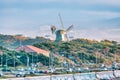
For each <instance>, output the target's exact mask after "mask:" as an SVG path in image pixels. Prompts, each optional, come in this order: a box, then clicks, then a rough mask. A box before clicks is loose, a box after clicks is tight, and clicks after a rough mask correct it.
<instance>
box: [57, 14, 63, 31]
mask: <svg viewBox="0 0 120 80" xmlns="http://www.w3.org/2000/svg"><path fill="white" fill-rule="evenodd" d="M58 16H59V19H60V23H61V26H62V28H63V29H64V25H63V22H62V18H61V15H60V13H59V14H58Z"/></svg>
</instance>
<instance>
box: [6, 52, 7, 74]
mask: <svg viewBox="0 0 120 80" xmlns="http://www.w3.org/2000/svg"><path fill="white" fill-rule="evenodd" d="M6 72H7V53H6Z"/></svg>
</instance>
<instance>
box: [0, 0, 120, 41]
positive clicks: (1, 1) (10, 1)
mask: <svg viewBox="0 0 120 80" xmlns="http://www.w3.org/2000/svg"><path fill="white" fill-rule="evenodd" d="M59 13H60V14H61V17H62V21H63V24H64V27H65V29H67V28H68V27H69V26H70V25H71V24H73V25H74V28H73V30H71V31H70V32H69V33H68V35H69V36H74V38H88V39H95V40H101V39H110V40H117V41H119V42H120V36H119V34H120V0H0V33H1V34H23V35H25V36H30V37H34V36H45V35H52V34H51V31H50V25H55V26H56V27H57V29H61V28H62V27H61V24H60V20H59V17H58V14H59ZM51 37H54V36H51Z"/></svg>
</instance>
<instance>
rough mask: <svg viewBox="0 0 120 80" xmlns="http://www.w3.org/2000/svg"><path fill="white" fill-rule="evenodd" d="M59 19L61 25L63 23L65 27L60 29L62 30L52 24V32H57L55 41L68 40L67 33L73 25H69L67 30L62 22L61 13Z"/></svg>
mask: <svg viewBox="0 0 120 80" xmlns="http://www.w3.org/2000/svg"><path fill="white" fill-rule="evenodd" d="M59 19H60V22H61V25H62V28H63V29H60V30H56V27H55V26H51V31H52V34H53V33H55V34H56V39H55V42H61V41H64V42H65V41H68V37H67V33H68V32H69V31H70V30H71V29H72V28H73V25H71V26H69V27H68V28H67V29H66V30H65V29H64V26H63V22H62V19H61V16H60V14H59Z"/></svg>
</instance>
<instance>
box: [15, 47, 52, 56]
mask: <svg viewBox="0 0 120 80" xmlns="http://www.w3.org/2000/svg"><path fill="white" fill-rule="evenodd" d="M16 51H25V52H27V53H37V54H43V55H44V56H47V57H49V53H50V52H49V51H46V50H43V49H40V48H37V47H35V46H32V45H27V46H21V47H18V48H17V49H16Z"/></svg>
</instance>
